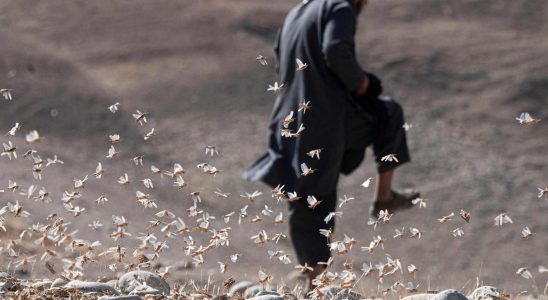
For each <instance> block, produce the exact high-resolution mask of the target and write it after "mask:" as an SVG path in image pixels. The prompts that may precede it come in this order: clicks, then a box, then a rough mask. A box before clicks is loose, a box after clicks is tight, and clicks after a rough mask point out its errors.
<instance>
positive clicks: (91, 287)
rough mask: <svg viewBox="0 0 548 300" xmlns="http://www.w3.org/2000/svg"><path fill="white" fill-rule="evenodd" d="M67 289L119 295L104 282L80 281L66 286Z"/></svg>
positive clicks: (74, 281)
mask: <svg viewBox="0 0 548 300" xmlns="http://www.w3.org/2000/svg"><path fill="white" fill-rule="evenodd" d="M65 288H72V289H77V290H79V291H81V292H83V293H93V292H96V293H100V294H101V295H102V294H104V292H105V291H108V292H109V293H110V294H113V295H118V294H119V293H118V291H117V290H115V289H114V288H113V287H111V286H110V285H108V284H106V283H102V282H91V281H80V280H73V281H71V282H69V283H67V284H66V285H65Z"/></svg>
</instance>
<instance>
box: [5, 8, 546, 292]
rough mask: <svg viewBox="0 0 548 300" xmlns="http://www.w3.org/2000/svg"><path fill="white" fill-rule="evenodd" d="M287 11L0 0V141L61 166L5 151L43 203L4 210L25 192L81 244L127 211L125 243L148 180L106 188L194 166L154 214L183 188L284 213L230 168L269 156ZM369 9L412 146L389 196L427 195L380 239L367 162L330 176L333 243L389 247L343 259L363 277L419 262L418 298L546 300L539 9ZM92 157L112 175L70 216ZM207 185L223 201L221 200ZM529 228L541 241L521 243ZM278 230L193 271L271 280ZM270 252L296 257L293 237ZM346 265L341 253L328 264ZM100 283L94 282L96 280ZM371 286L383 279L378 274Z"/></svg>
mask: <svg viewBox="0 0 548 300" xmlns="http://www.w3.org/2000/svg"><path fill="white" fill-rule="evenodd" d="M296 2H297V1H289V0H279V1H254V0H230V1H222V0H216V1H214V0H210V1H190V0H184V1H142V0H132V1H114V2H103V1H99V2H98V1H81V0H78V1H76V0H75V1H56V0H51V1H40V2H36V1H28V0H22V1H0V88H7V87H9V88H13V89H14V90H15V91H14V94H13V96H14V100H13V101H12V102H7V101H4V100H2V101H0V130H2V131H8V130H9V129H10V128H11V126H12V125H13V124H14V123H15V122H20V123H21V124H22V125H23V127H22V130H21V133H20V134H19V136H18V137H16V138H13V139H11V140H12V141H13V142H14V143H15V144H16V145H18V146H19V148H20V149H21V152H20V155H21V154H22V152H23V151H24V150H23V149H25V145H24V139H23V138H22V137H23V134H26V133H28V132H29V131H30V130H32V129H38V130H39V132H40V134H41V135H43V136H44V140H43V141H42V142H41V143H40V144H39V145H38V146H36V148H37V149H38V150H39V151H40V153H41V154H42V157H43V158H45V157H52V156H53V155H54V154H57V155H58V156H59V158H60V159H62V160H64V161H65V164H64V165H63V166H53V167H50V168H48V169H46V170H45V172H44V174H43V176H44V178H43V180H42V181H41V182H38V181H35V180H34V179H33V178H32V173H31V172H30V168H31V166H32V163H31V162H30V161H28V160H26V159H23V158H20V159H18V160H17V161H9V160H8V159H7V158H6V157H2V158H1V159H0V170H1V171H0V189H2V188H5V186H7V182H8V179H14V180H16V181H17V183H18V184H19V185H21V186H23V187H26V186H29V185H31V184H35V185H38V186H40V187H42V186H44V187H46V188H47V190H48V191H49V192H50V193H51V194H52V196H53V198H54V203H52V204H49V205H46V204H43V203H39V202H32V201H28V200H25V199H24V198H21V197H19V196H16V195H12V194H0V201H1V202H0V203H1V204H2V205H4V204H5V203H6V202H7V201H11V202H13V201H14V200H15V199H18V200H19V201H20V202H21V203H22V204H23V205H24V206H25V208H26V209H28V210H29V211H30V212H31V213H32V214H33V216H32V219H31V220H30V221H31V222H32V223H36V222H41V223H44V222H45V217H46V216H47V215H48V214H50V213H52V212H58V213H59V214H60V215H63V216H64V217H66V218H67V219H68V220H70V221H71V222H73V223H72V224H71V228H73V229H78V230H79V235H80V237H82V238H86V239H90V240H95V239H100V240H102V241H103V244H104V246H113V245H115V244H116V243H115V242H113V241H111V240H110V239H109V238H108V237H107V235H108V233H110V229H112V226H111V225H109V224H110V217H111V215H112V214H116V215H124V216H126V217H127V218H128V220H129V222H130V224H131V225H130V229H129V230H130V231H131V232H134V233H135V234H137V232H141V231H143V230H144V228H145V227H146V226H147V225H148V224H147V222H148V221H149V220H150V219H151V217H152V211H149V210H144V209H142V208H140V207H139V206H138V205H137V204H136V203H135V201H134V193H135V190H136V189H140V190H143V189H144V187H142V186H139V185H138V183H135V184H134V185H133V186H130V187H129V188H126V189H123V188H120V186H119V185H118V184H117V183H116V182H115V180H116V178H118V177H119V176H120V175H123V174H124V173H125V172H127V173H128V174H129V176H130V177H131V178H134V179H135V180H136V179H141V178H145V176H148V177H150V176H152V175H146V174H149V173H148V166H150V164H154V165H156V166H159V167H162V168H169V167H170V166H171V165H172V164H173V163H174V162H179V163H181V164H182V165H183V166H184V167H185V168H186V169H188V174H187V175H186V176H185V180H187V181H188V182H189V188H188V189H187V190H183V191H177V189H175V188H173V187H171V183H170V182H168V181H167V180H164V181H160V180H158V179H155V180H156V181H155V182H156V183H157V184H156V188H155V189H154V190H152V191H151V192H150V193H151V194H152V195H153V196H154V198H155V199H157V201H158V204H159V206H160V207H161V208H168V209H170V210H172V211H173V212H175V213H176V214H180V215H181V216H183V217H186V211H185V210H186V208H188V207H189V206H190V205H191V200H190V199H189V197H188V196H187V194H188V193H189V192H190V191H201V192H202V196H203V199H204V203H203V209H204V210H207V211H209V212H210V213H212V214H213V215H215V216H216V217H217V220H220V219H222V218H221V216H222V215H223V214H225V213H228V212H230V211H233V210H237V209H239V208H241V207H242V206H243V205H245V204H246V202H247V200H245V199H243V198H241V197H239V195H240V194H243V193H244V192H246V191H247V192H252V191H254V190H256V189H259V190H261V191H263V192H264V194H265V195H264V196H262V197H261V199H259V200H258V201H257V202H256V203H255V204H251V205H250V216H254V215H255V214H256V213H259V212H260V210H261V209H262V208H263V206H264V205H263V204H265V203H266V204H268V205H271V206H273V207H275V210H276V212H277V211H285V207H284V205H278V206H276V205H275V202H273V200H272V199H271V198H270V195H269V194H270V191H269V189H268V188H267V187H265V186H264V185H261V184H259V183H245V182H242V180H241V179H240V174H241V173H242V172H243V171H244V169H245V168H246V167H247V166H249V165H250V164H251V163H252V162H253V161H254V160H255V159H256V158H257V157H258V156H259V155H261V154H262V152H263V151H264V150H265V145H266V126H267V122H268V117H269V114H270V109H271V107H272V104H273V96H272V95H271V94H269V93H267V92H266V87H267V86H268V84H269V83H272V82H273V81H275V80H276V79H275V73H274V68H273V67H272V65H273V60H274V59H273V57H272V55H273V53H272V47H271V44H272V41H273V37H274V35H275V32H276V30H277V28H278V27H279V26H280V25H281V23H282V22H283V18H284V16H285V14H286V13H287V12H288V10H289V9H290V8H291V7H292V6H293V5H294V4H295V3H296ZM370 2H371V3H370V5H369V6H368V7H367V9H366V11H365V12H364V14H363V15H362V16H360V20H359V22H360V26H359V30H358V34H357V37H356V40H357V48H358V53H359V59H360V61H361V63H362V64H363V66H364V67H365V68H367V69H368V70H370V71H372V72H374V73H376V74H378V75H379V76H380V77H381V78H382V79H383V82H384V87H385V91H387V92H388V93H390V94H391V95H392V96H394V97H395V98H397V99H398V100H399V101H400V102H401V103H402V105H403V106H404V108H405V112H406V118H407V121H408V122H409V123H412V124H413V125H414V127H413V128H412V129H411V131H410V132H409V137H408V138H409V142H410V147H411V153H412V160H413V161H412V163H410V164H408V165H407V166H405V167H403V168H402V169H401V172H399V173H398V174H397V178H396V181H397V186H398V187H409V186H412V187H416V188H418V189H420V190H421V192H422V195H423V197H424V198H427V199H428V200H429V201H428V205H427V207H426V208H424V209H418V208H414V209H413V210H410V211H409V212H406V213H402V214H398V215H396V216H394V218H393V220H392V222H391V223H390V224H387V225H384V226H382V227H381V228H378V229H377V230H376V231H373V229H372V228H371V227H369V226H367V225H366V223H367V220H368V209H369V204H370V203H371V200H372V197H373V191H372V189H364V188H362V187H360V184H361V183H362V182H363V180H365V178H367V177H369V176H373V175H374V170H375V168H374V164H373V161H372V159H371V156H370V155H369V153H368V155H369V157H368V160H367V161H366V163H364V165H363V166H362V167H361V168H360V169H359V170H358V171H357V172H356V173H354V174H352V175H351V176H349V177H345V178H343V179H342V181H341V183H340V189H339V193H340V195H341V196H342V195H343V194H346V195H348V196H353V197H355V198H356V200H355V201H354V202H353V203H351V204H349V205H348V206H345V207H343V208H342V211H343V212H344V217H343V218H342V219H341V220H340V221H338V225H337V226H338V229H337V233H336V235H335V236H336V238H342V236H343V234H344V233H346V234H348V235H350V236H353V237H355V238H356V239H357V240H358V241H360V243H359V244H360V245H365V244H368V243H369V241H371V240H372V238H373V237H374V236H376V235H381V236H383V237H384V238H385V239H386V243H385V249H386V251H380V252H378V253H373V254H367V253H366V252H362V251H360V250H359V247H356V248H354V249H353V250H352V253H351V254H350V255H349V259H351V260H353V262H354V264H355V266H356V267H361V265H362V263H364V262H369V261H371V262H373V263H375V262H376V261H379V260H381V259H382V260H384V258H385V255H386V254H385V253H389V254H390V255H391V256H392V257H398V258H401V259H402V261H403V262H404V263H405V264H406V265H407V264H409V263H413V264H414V265H416V266H417V267H418V268H419V269H420V271H419V272H418V274H417V275H416V278H414V279H413V278H405V279H404V280H405V281H413V282H416V283H420V284H421V287H424V288H426V287H429V288H431V289H441V288H446V287H454V288H464V289H471V288H472V287H473V286H475V284H476V281H477V280H479V281H481V282H483V283H485V284H489V285H494V286H499V287H502V288H504V289H507V290H508V291H510V292H519V291H521V290H530V289H531V285H532V283H533V282H532V281H530V280H525V279H523V278H520V277H518V276H517V275H516V274H515V272H516V270H517V269H518V268H520V267H528V268H529V269H530V270H531V272H532V273H533V275H534V276H535V282H536V285H537V286H538V287H539V288H540V289H541V290H542V289H543V287H544V285H545V284H546V281H547V280H548V276H547V274H546V273H544V274H541V273H539V272H538V271H537V270H538V266H539V265H544V266H547V265H548V235H547V233H548V218H547V213H548V201H546V200H543V199H538V198H537V187H546V186H547V185H548V177H547V176H548V156H547V153H548V152H547V147H548V139H547V137H548V125H547V124H548V110H547V104H548V98H547V96H546V95H547V93H548V56H547V55H546V53H547V49H548V38H547V36H546V32H547V30H548V22H547V21H546V20H547V19H548V2H547V3H545V2H544V1H530V0H499V1H495V0H460V1H449V0H406V1H401V0H371V1H370ZM258 54H262V55H264V56H266V57H267V58H268V60H269V61H270V62H271V63H270V65H269V66H268V67H262V66H261V65H259V64H258V63H257V62H256V61H255V57H256V56H257V55H258ZM116 101H119V102H120V103H121V111H120V113H119V114H116V115H113V114H111V113H110V112H109V111H108V110H107V106H108V105H110V104H112V103H114V102H116ZM135 109H139V110H141V111H145V112H148V113H150V121H149V123H150V124H149V125H148V126H147V127H141V126H138V124H136V123H135V121H134V120H133V119H132V117H131V113H132V112H133V111H134V110H135ZM523 111H527V112H529V113H531V114H532V115H533V117H535V118H540V119H543V120H542V121H541V122H540V123H538V124H537V125H535V126H530V127H524V126H520V125H519V124H518V123H517V122H516V121H515V120H514V118H515V117H517V116H518V115H519V113H521V112H523ZM150 127H154V128H155V130H156V131H157V137H156V138H155V140H154V142H149V143H145V142H144V141H143V140H142V135H143V134H144V133H146V132H147V131H148V129H150ZM113 133H118V134H120V135H121V136H122V139H123V141H122V143H121V144H120V146H119V150H120V152H121V154H120V157H119V158H118V159H117V161H116V162H115V163H109V162H107V159H106V158H105V155H106V152H107V149H108V147H109V141H108V135H109V134H113ZM7 140H8V138H5V137H1V138H0V141H2V142H5V141H7ZM210 144H211V145H215V146H217V147H218V148H219V149H220V151H221V155H220V156H219V157H215V158H208V157H206V156H205V155H204V147H205V145H210ZM136 155H145V167H135V166H134V165H132V163H131V162H130V161H129V159H130V158H131V157H133V156H136ZM98 161H102V162H103V164H104V165H105V166H106V168H107V172H106V174H105V178H104V179H103V180H101V181H98V180H95V179H94V178H93V179H90V181H89V182H88V184H87V186H86V189H85V193H84V196H83V197H82V198H81V199H78V200H77V204H78V205H80V206H82V207H85V208H86V212H85V213H84V214H82V216H81V217H79V218H73V217H71V216H70V215H69V214H68V213H65V212H62V205H61V204H60V200H59V199H60V197H61V194H62V192H63V191H64V190H69V189H70V188H71V187H72V184H73V179H74V178H82V177H83V176H84V175H86V174H90V175H91V174H92V173H93V172H94V168H95V166H96V164H97V162H98ZM204 161H207V162H211V163H212V164H214V165H215V166H216V167H218V168H219V169H221V170H223V172H222V173H221V174H220V175H218V176H216V177H209V176H205V175H203V174H201V173H200V172H201V171H199V170H198V169H196V167H195V165H196V164H198V163H200V162H204ZM216 188H220V189H221V190H223V191H226V192H230V193H232V195H231V197H229V198H227V199H225V198H218V197H216V196H215V195H214V194H213V192H214V191H215V189H216ZM101 194H107V195H109V199H111V201H109V202H108V204H107V205H106V206H102V207H101V206H97V205H95V203H94V199H95V198H97V197H98V196H99V195H101ZM461 208H464V209H465V210H467V211H469V212H470V213H471V215H472V220H471V221H470V223H464V222H463V221H462V220H460V219H459V218H455V219H454V220H453V222H452V223H449V224H443V225H440V224H439V223H438V222H437V221H436V219H437V218H440V217H441V216H443V215H447V214H449V213H450V212H455V213H458V211H459V210H460V209H461ZM502 212H506V213H507V214H508V215H509V216H510V217H511V218H512V219H513V221H514V224H512V225H508V226H507V225H505V226H503V227H502V228H497V227H494V226H493V218H494V217H495V216H497V215H498V214H499V213H502ZM96 218H99V219H101V220H103V223H104V224H105V228H104V229H103V230H102V231H100V232H94V231H92V230H91V229H89V228H88V226H87V225H86V224H88V223H90V222H91V221H92V220H94V219H96ZM185 220H189V222H190V221H192V220H191V219H188V218H185ZM403 226H405V227H410V226H413V227H417V228H420V229H423V230H424V231H425V232H424V235H423V237H422V238H421V239H420V240H418V239H404V240H395V239H392V235H393V233H394V229H396V228H401V227H403ZM524 226H529V227H530V228H531V230H532V231H534V232H536V233H537V234H536V235H535V236H534V237H533V238H532V239H530V240H522V239H521V236H520V232H521V229H522V228H523V227H524ZM276 227H278V228H274V229H272V225H271V224H270V223H269V221H264V222H262V223H258V224H253V225H250V224H248V225H246V226H241V227H239V228H236V227H235V228H233V232H232V244H231V246H230V247H229V248H221V249H217V250H215V251H213V252H211V253H210V254H208V255H207V256H206V264H205V266H204V267H202V268H200V269H198V270H196V271H195V273H193V274H194V275H196V274H200V275H201V276H205V274H210V273H215V272H216V270H217V261H222V260H225V257H226V256H227V255H229V254H232V253H241V254H242V261H241V263H239V264H238V265H235V266H231V269H230V271H229V273H230V274H227V276H228V275H230V276H233V277H235V278H256V271H257V269H258V267H257V266H263V267H265V269H268V270H271V271H272V272H273V273H274V274H275V275H276V276H277V277H278V278H280V277H282V276H283V274H286V273H288V272H289V271H291V270H292V266H293V265H294V264H296V259H294V262H295V263H294V264H291V265H289V266H286V265H282V264H281V263H279V262H277V261H273V260H272V261H271V260H269V259H268V255H267V253H266V251H267V249H274V247H273V246H271V245H269V246H267V247H264V248H257V247H256V246H255V245H253V243H252V241H251V240H250V239H249V237H250V236H251V235H253V234H256V233H257V232H258V231H259V230H260V229H263V228H266V229H268V230H270V231H272V230H274V232H286V231H287V228H286V226H285V225H276ZM456 227H463V229H464V232H465V234H464V237H462V238H458V239H457V238H454V237H453V236H452V235H451V234H450V231H451V230H453V229H455V228H456ZM2 240H3V241H2V245H4V243H5V242H6V240H5V238H2ZM135 243H136V242H130V243H129V244H128V245H131V244H135ZM2 245H0V246H2ZM276 248H277V249H283V250H285V251H286V252H287V253H290V255H291V257H292V258H294V256H293V253H292V248H291V244H290V242H289V241H285V242H280V244H278V245H277V247H276ZM180 260H189V258H188V257H186V256H184V254H183V253H182V251H181V249H180V243H178V242H173V245H172V247H171V249H170V250H169V251H167V252H166V253H165V255H163V256H162V257H161V261H162V263H163V264H164V265H169V264H173V263H175V262H177V261H180ZM0 261H2V262H3V263H4V262H6V260H5V259H4V258H2V260H0ZM342 262H344V258H339V259H338V261H337V264H338V265H341V264H342ZM34 272H35V273H36V274H37V275H35V276H42V275H43V274H45V273H44V272H45V268H44V267H43V266H42V264H40V263H38V264H36V267H35V270H34ZM95 272H96V273H91V275H89V276H99V275H101V271H98V270H97V271H95ZM105 272H106V271H105ZM177 276H178V275H176V276H175V278H174V279H177ZM180 276H183V275H180ZM364 283H365V284H366V285H368V286H370V287H372V288H375V287H376V286H377V282H376V280H375V279H369V278H368V279H366V280H364Z"/></svg>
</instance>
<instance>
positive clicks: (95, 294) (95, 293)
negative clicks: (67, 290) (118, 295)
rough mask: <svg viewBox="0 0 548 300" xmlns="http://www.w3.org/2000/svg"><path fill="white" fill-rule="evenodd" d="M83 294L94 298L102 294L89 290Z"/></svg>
mask: <svg viewBox="0 0 548 300" xmlns="http://www.w3.org/2000/svg"><path fill="white" fill-rule="evenodd" d="M84 295H85V296H86V297H95V298H98V297H100V296H103V293H99V292H90V293H84Z"/></svg>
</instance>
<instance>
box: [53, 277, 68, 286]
mask: <svg viewBox="0 0 548 300" xmlns="http://www.w3.org/2000/svg"><path fill="white" fill-rule="evenodd" d="M67 283H68V281H66V280H64V279H63V278H57V279H55V280H54V281H53V282H52V283H51V286H50V287H52V288H54V287H63V286H65V284H67Z"/></svg>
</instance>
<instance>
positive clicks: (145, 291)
mask: <svg viewBox="0 0 548 300" xmlns="http://www.w3.org/2000/svg"><path fill="white" fill-rule="evenodd" d="M129 294H130V295H137V296H147V295H151V296H152V295H161V294H162V292H160V291H159V290H157V289H155V288H153V287H150V286H144V285H142V286H138V287H136V288H134V289H133V291H131V293H129Z"/></svg>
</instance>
